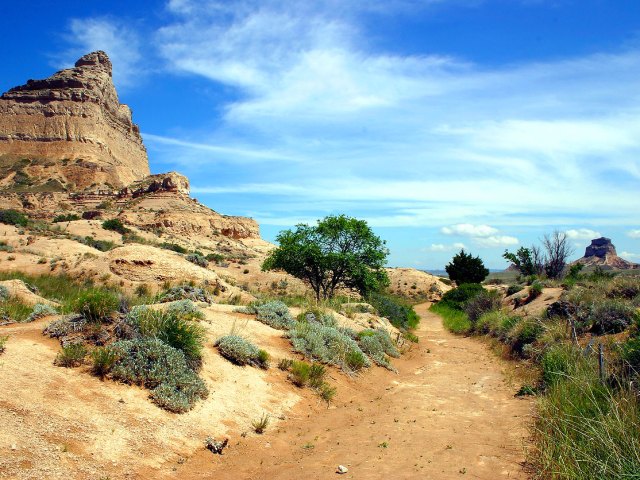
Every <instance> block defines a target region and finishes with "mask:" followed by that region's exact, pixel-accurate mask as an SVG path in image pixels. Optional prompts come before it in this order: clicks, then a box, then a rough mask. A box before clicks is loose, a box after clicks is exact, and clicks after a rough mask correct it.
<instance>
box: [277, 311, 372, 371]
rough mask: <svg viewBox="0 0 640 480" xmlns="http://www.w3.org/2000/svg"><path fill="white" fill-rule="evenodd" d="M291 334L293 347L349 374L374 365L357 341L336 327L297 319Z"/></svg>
mask: <svg viewBox="0 0 640 480" xmlns="http://www.w3.org/2000/svg"><path fill="white" fill-rule="evenodd" d="M289 335H290V338H291V344H292V345H293V349H294V350H295V351H296V352H300V353H302V354H303V355H304V356H305V357H307V358H308V359H310V360H313V361H318V362H321V363H327V364H330V365H337V366H339V367H340V368H342V370H344V371H345V372H347V373H351V372H357V371H358V370H361V369H362V368H364V367H369V366H371V362H370V361H369V359H368V358H367V356H366V355H365V354H364V352H363V351H362V350H361V349H360V347H359V346H358V344H357V342H356V341H355V340H354V339H353V338H351V337H350V336H349V335H347V333H345V332H342V331H340V330H339V329H337V328H334V327H328V326H324V325H321V324H319V323H315V322H298V323H296V324H295V326H294V327H293V328H292V329H291V330H290V331H289Z"/></svg>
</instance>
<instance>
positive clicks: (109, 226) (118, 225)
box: [102, 218, 131, 235]
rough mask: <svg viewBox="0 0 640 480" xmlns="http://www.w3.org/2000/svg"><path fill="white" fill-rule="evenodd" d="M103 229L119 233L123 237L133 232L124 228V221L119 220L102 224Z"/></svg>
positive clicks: (115, 219) (111, 220)
mask: <svg viewBox="0 0 640 480" xmlns="http://www.w3.org/2000/svg"><path fill="white" fill-rule="evenodd" d="M102 228H104V229H105V230H112V231H114V232H118V233H119V234H121V235H124V234H126V233H129V232H130V231H131V230H129V229H128V228H127V227H125V226H124V224H123V223H122V220H120V219H119V218H112V219H110V220H105V221H104V222H102Z"/></svg>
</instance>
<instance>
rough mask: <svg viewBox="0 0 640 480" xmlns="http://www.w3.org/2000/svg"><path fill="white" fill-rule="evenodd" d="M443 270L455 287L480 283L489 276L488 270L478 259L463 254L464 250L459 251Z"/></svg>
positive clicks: (468, 254)
mask: <svg viewBox="0 0 640 480" xmlns="http://www.w3.org/2000/svg"><path fill="white" fill-rule="evenodd" d="M444 269H445V270H446V271H447V274H448V275H449V278H450V279H451V280H453V281H454V282H456V284H457V285H462V284H465V283H480V282H482V281H483V280H484V279H485V278H487V275H489V270H488V269H487V268H486V267H485V266H484V263H482V260H481V259H480V257H474V256H472V255H471V254H470V253H465V251H464V249H463V250H460V252H459V253H457V254H456V255H455V256H454V257H453V258H452V259H451V262H450V263H448V264H447V265H446V266H445V267H444Z"/></svg>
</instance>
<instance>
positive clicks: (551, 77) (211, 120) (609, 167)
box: [0, 0, 640, 269]
mask: <svg viewBox="0 0 640 480" xmlns="http://www.w3.org/2000/svg"><path fill="white" fill-rule="evenodd" d="M32 13H33V15H32ZM0 28H2V31H3V39H4V40H5V41H3V42H1V44H0V58H1V59H2V72H3V73H2V76H1V78H0V90H2V91H5V90H7V89H8V88H10V87H12V86H15V85H18V84H22V83H24V82H25V81H26V80H27V79H28V78H42V77H46V76H48V75H50V74H52V73H53V72H54V71H55V70H57V69H59V68H63V67H67V66H71V65H72V64H73V62H74V61H75V60H76V59H77V58H78V57H79V56H81V55H82V54H84V53H87V52H89V51H92V50H97V49H102V50H105V51H107V53H108V54H109V55H110V57H111V59H112V61H113V63H114V81H115V83H116V86H117V88H118V90H119V93H120V99H121V101H122V102H124V103H127V104H129V105H130V106H131V108H132V109H133V112H134V121H135V122H136V123H138V124H139V125H140V127H141V130H142V132H143V137H144V140H145V144H146V145H147V148H148V151H149V159H150V164H151V169H152V171H153V172H154V173H159V172H163V171H168V170H178V171H180V172H182V173H184V174H186V175H188V176H189V177H190V179H191V184H192V191H193V195H194V196H195V197H197V198H198V199H199V200H200V201H202V202H203V203H205V204H206V205H208V206H210V207H211V208H213V209H215V210H217V211H219V212H221V213H225V214H234V215H246V216H251V217H254V218H255V219H257V220H258V221H259V222H260V224H261V231H262V234H263V236H264V237H265V238H266V239H268V240H273V239H274V237H275V235H276V234H277V232H278V231H280V230H281V229H283V228H290V227H292V226H293V225H295V224H296V223H299V222H314V221H315V220H316V219H319V218H322V217H324V216H325V215H328V214H334V213H346V214H348V215H351V216H355V217H358V218H364V219H366V220H367V221H368V222H369V223H370V225H372V226H373V227H374V229H375V231H376V232H377V233H378V234H379V235H380V236H381V237H382V238H384V239H386V240H387V241H388V244H389V247H390V249H391V256H390V259H389V263H390V265H393V266H413V267H417V268H428V269H436V268H442V267H443V266H444V265H445V264H446V263H447V262H448V261H449V260H450V259H451V257H452V255H453V254H455V252H456V251H457V250H459V249H460V248H462V247H463V246H464V248H466V249H467V250H468V251H471V252H472V253H474V254H476V255H480V256H481V257H482V258H483V259H484V260H485V263H486V264H487V265H488V266H490V267H492V268H502V267H504V266H506V265H505V262H504V260H503V259H502V258H501V254H502V252H503V251H504V249H505V248H509V249H511V250H514V249H517V248H518V247H519V246H521V245H524V246H529V245H531V244H532V243H537V241H538V239H539V238H540V237H541V236H542V235H543V234H545V233H550V232H551V231H553V230H554V229H557V230H561V231H566V232H567V233H568V235H569V236H570V238H571V241H572V243H573V244H574V245H575V248H576V252H575V255H574V257H576V258H577V257H579V256H581V255H582V253H583V251H584V247H585V246H586V245H587V244H588V243H589V240H590V239H591V238H595V237H596V236H600V235H605V236H609V237H611V238H612V239H613V241H614V243H615V245H616V246H617V248H618V253H619V254H622V255H623V256H624V257H625V258H627V259H629V260H632V261H640V2H638V1H637V0H575V1H574V0H548V1H547V0H422V1H416V0H386V1H377V0H368V1H367V0H351V1H349V0H299V1H296V2H291V1H277V0H261V1H258V0H238V1H226V2H225V1H217V0H201V1H195V0H171V1H138V2H131V1H127V2H124V1H120V0H113V1H110V2H97V1H86V0H84V1H75V0H74V1H66V2H64V8H63V7H62V5H57V6H56V7H55V8H52V7H51V6H50V2H48V1H43V0H40V1H32V2H29V9H28V10H25V8H24V6H21V5H20V4H19V2H10V3H8V4H7V5H3V15H2V16H1V17H0ZM7 40H10V41H7Z"/></svg>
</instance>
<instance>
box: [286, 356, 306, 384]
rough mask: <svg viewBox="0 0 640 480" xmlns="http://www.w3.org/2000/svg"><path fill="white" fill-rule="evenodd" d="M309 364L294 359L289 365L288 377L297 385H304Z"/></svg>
mask: <svg viewBox="0 0 640 480" xmlns="http://www.w3.org/2000/svg"><path fill="white" fill-rule="evenodd" d="M310 370H311V365H309V364H308V363H306V362H299V361H294V362H293V363H292V365H291V374H290V375H289V378H290V379H291V381H292V382H293V384H294V385H295V386H297V387H300V388H302V387H304V386H305V385H307V383H308V382H309V375H310Z"/></svg>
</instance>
